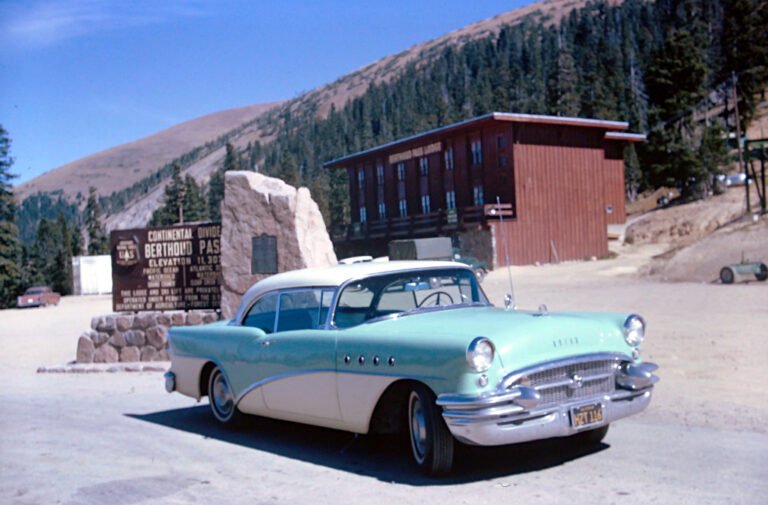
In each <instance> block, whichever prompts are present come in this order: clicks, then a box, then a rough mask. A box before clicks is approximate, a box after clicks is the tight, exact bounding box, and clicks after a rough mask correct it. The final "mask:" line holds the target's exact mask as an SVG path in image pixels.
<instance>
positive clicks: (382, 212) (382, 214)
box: [379, 203, 387, 219]
mask: <svg viewBox="0 0 768 505" xmlns="http://www.w3.org/2000/svg"><path fill="white" fill-rule="evenodd" d="M386 218H387V206H386V205H384V204H383V203H380V204H379V219H386Z"/></svg>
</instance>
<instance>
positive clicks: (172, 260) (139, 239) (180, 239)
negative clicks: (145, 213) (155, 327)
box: [110, 223, 221, 312]
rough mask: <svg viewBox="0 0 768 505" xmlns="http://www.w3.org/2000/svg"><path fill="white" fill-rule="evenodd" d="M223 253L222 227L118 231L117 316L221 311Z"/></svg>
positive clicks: (113, 242) (113, 238)
mask: <svg viewBox="0 0 768 505" xmlns="http://www.w3.org/2000/svg"><path fill="white" fill-rule="evenodd" d="M220 248H221V225H220V224H218V223H203V224H191V225H180V226H171V227H163V228H140V229H135V230H115V231H113V232H112V233H111V234H110V250H111V252H112V282H113V286H114V287H113V290H112V308H113V310H114V311H115V312H138V311H143V310H189V309H218V308H219V306H220V304H221V291H220V288H221V251H220Z"/></svg>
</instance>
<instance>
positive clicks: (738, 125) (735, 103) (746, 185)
mask: <svg viewBox="0 0 768 505" xmlns="http://www.w3.org/2000/svg"><path fill="white" fill-rule="evenodd" d="M731 79H732V81H733V106H734V108H735V109H736V137H737V138H736V145H737V146H738V148H739V170H740V171H741V172H743V173H744V188H745V191H746V192H747V213H749V212H752V207H751V206H750V204H749V172H747V167H746V165H744V160H743V158H742V156H741V118H740V117H739V96H738V95H737V94H736V71H734V70H732V71H731Z"/></svg>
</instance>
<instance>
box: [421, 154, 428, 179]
mask: <svg viewBox="0 0 768 505" xmlns="http://www.w3.org/2000/svg"><path fill="white" fill-rule="evenodd" d="M419 171H420V172H421V175H429V158H427V157H426V156H424V157H423V158H419Z"/></svg>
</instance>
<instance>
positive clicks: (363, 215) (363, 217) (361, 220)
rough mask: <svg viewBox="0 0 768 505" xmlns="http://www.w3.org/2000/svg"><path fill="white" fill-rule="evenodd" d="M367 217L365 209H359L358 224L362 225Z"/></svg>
mask: <svg viewBox="0 0 768 505" xmlns="http://www.w3.org/2000/svg"><path fill="white" fill-rule="evenodd" d="M366 218H367V215H366V212H365V207H360V222H361V223H364V222H365V221H366Z"/></svg>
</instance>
